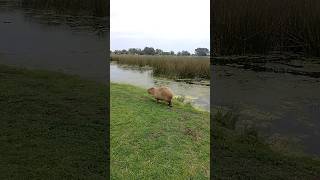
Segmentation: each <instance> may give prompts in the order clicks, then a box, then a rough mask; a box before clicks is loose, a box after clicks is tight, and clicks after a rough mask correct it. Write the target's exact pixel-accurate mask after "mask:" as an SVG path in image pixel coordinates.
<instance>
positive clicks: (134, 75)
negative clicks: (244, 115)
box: [110, 63, 210, 111]
mask: <svg viewBox="0 0 320 180" xmlns="http://www.w3.org/2000/svg"><path fill="white" fill-rule="evenodd" d="M110 81H111V82H117V83H125V84H131V85H135V86H139V87H142V88H145V89H147V88H150V87H152V86H158V85H165V86H168V87H170V88H171V89H172V90H173V92H174V94H175V95H178V96H183V97H184V98H185V102H190V103H191V104H192V105H193V106H195V107H197V108H199V109H202V110H206V111H209V110H210V86H202V85H194V84H187V83H184V82H175V81H172V80H169V79H163V78H156V77H153V76H152V71H151V70H141V69H139V68H133V67H128V66H120V65H118V64H116V63H111V64H110Z"/></svg>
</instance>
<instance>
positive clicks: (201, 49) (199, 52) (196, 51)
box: [194, 48, 209, 56]
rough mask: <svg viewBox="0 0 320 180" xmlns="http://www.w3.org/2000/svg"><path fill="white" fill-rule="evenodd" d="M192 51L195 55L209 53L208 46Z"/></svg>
mask: <svg viewBox="0 0 320 180" xmlns="http://www.w3.org/2000/svg"><path fill="white" fill-rule="evenodd" d="M194 51H195V54H196V55H197V56H208V55H209V49H208V48H197V49H195V50H194Z"/></svg>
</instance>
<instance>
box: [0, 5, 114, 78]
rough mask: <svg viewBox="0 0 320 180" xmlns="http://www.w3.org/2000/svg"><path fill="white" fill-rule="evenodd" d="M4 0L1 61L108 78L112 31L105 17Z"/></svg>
mask: <svg viewBox="0 0 320 180" xmlns="http://www.w3.org/2000/svg"><path fill="white" fill-rule="evenodd" d="M1 2H2V3H0V31H1V33H0V39H1V43H0V54H1V56H0V64H9V65H16V66H22V67H29V68H40V69H48V70H54V71H61V72H65V73H71V74H77V75H80V76H82V77H85V78H89V79H94V80H98V81H103V82H105V81H106V77H107V72H106V68H107V63H106V49H108V46H107V35H108V33H106V32H107V29H106V21H105V20H103V18H101V17H78V16H70V15H63V14H59V15H58V14H52V13H50V12H48V11H39V10H33V9H22V8H20V7H16V6H13V5H11V4H10V3H4V2H3V1H1ZM84 42H85V43H84Z"/></svg>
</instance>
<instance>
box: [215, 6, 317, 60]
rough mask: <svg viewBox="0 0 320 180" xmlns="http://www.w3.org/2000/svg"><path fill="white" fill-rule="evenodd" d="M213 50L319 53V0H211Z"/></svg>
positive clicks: (223, 52)
mask: <svg viewBox="0 0 320 180" xmlns="http://www.w3.org/2000/svg"><path fill="white" fill-rule="evenodd" d="M214 2H215V3H214V9H213V10H212V11H213V14H214V16H213V17H214V19H213V30H212V33H213V42H212V43H213V51H214V52H215V53H216V54H220V55H230V54H264V53H268V52H269V51H280V52H284V51H294V52H301V53H303V54H305V55H309V56H320V1H319V0H281V1H279V0H236V1H235V0H215V1H214Z"/></svg>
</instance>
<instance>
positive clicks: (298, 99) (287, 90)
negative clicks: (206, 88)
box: [212, 65, 320, 155]
mask: <svg viewBox="0 0 320 180" xmlns="http://www.w3.org/2000/svg"><path fill="white" fill-rule="evenodd" d="M314 67H316V66H314ZM213 69H214V71H213V82H214V83H213V91H214V93H213V104H212V107H213V108H214V107H215V108H217V107H225V108H227V109H229V110H232V111H233V112H236V113H238V114H239V118H240V122H241V123H247V124H251V125H252V124H253V125H254V126H255V127H256V128H257V129H258V130H260V132H262V134H264V135H267V137H268V138H269V139H272V138H276V137H278V138H279V137H282V138H284V139H287V140H288V143H292V144H295V146H297V147H298V148H299V149H300V150H302V151H304V152H306V153H308V154H315V155H320V141H319V139H320V96H319V93H320V78H313V77H308V76H301V75H293V74H288V73H274V72H255V71H252V70H245V69H241V68H236V67H228V66H219V65H217V66H214V67H213ZM316 70H317V71H319V72H320V68H319V66H318V69H316ZM241 123H240V124H241ZM299 146H300V147H299ZM301 146H302V147H301Z"/></svg>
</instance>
